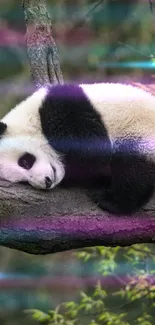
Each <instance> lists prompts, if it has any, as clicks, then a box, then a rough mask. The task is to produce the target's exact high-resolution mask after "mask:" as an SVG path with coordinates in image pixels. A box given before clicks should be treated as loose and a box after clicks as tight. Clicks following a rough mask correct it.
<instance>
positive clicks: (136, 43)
mask: <svg viewBox="0 0 155 325" xmlns="http://www.w3.org/2000/svg"><path fill="white" fill-rule="evenodd" d="M95 4H97V2H95V1H86V0H74V1H72V0H55V1H54V0H49V1H48V9H49V12H50V14H51V19H52V25H53V36H54V38H55V41H56V43H57V46H58V50H59V53H60V61H61V68H62V72H63V75H64V79H65V80H66V81H79V82H90V81H91V82H92V81H96V82H97V81H101V80H102V81H109V80H110V81H111V80H113V81H123V82H126V81H130V80H135V81H137V80H138V81H143V80H145V81H146V82H147V81H148V80H150V79H151V78H153V77H154V53H155V42H154V39H155V9H154V11H153V13H151V10H150V7H149V1H145V0H129V1H128V0H123V1H120V0H119V1H118V0H109V1H108V0H107V1H104V0H103V1H100V5H98V6H96V8H94V6H95ZM24 35H25V24H24V15H23V11H22V6H21V1H17V0H1V2H0V96H1V101H0V117H2V116H3V115H4V114H5V113H6V112H7V111H9V110H10V109H11V108H12V107H13V106H14V105H15V104H16V103H18V102H19V100H21V99H22V98H24V97H25V96H27V95H28V94H29V93H31V91H32V86H33V85H32V81H31V76H30V69H29V65H28V60H27V53H26V46H25V40H24ZM78 252H79V255H78V257H77V255H76V254H75V252H65V253H62V254H61V253H58V254H55V255H49V256H31V255H28V254H25V253H21V252H18V251H15V250H11V249H7V248H2V247H1V248H0V324H3V325H20V324H21V322H22V324H23V325H24V324H29V325H33V324H38V321H37V320H36V321H35V320H33V319H32V317H31V316H30V315H29V314H26V313H24V312H23V311H24V310H25V309H29V308H35V309H36V308H37V309H41V310H44V311H47V310H49V309H53V308H55V307H56V306H57V305H59V304H61V303H62V302H67V301H69V300H73V301H76V302H79V299H80V290H83V291H85V292H87V294H89V295H90V296H92V295H93V293H94V286H95V283H96V281H97V280H98V279H100V280H101V283H102V286H103V288H104V289H105V291H106V303H105V307H104V308H105V310H106V311H107V310H108V312H109V316H107V317H109V319H111V320H109V321H108V320H107V319H103V318H102V319H101V320H100V321H98V323H97V321H96V323H95V322H94V323H93V317H97V316H94V314H93V313H94V312H93V309H92V311H91V310H90V309H91V308H92V305H91V304H90V307H91V308H88V310H87V312H86V310H85V309H84V310H83V314H82V315H81V316H80V321H79V323H78V325H80V324H82V325H86V324H91V325H95V324H103V325H104V324H105V325H110V324H112V325H115V324H116V325H117V324H118V325H128V324H129V325H134V324H135V325H137V324H142V325H150V324H155V312H154V308H155V306H154V298H155V293H154V290H155V288H154V283H155V278H154V269H155V258H154V253H155V247H154V246H153V245H135V246H133V247H130V248H124V249H123V248H100V249H99V248H94V249H93V248H92V249H88V250H79V251H78ZM79 257H80V258H79ZM134 281H135V282H134ZM132 282H133V284H132V285H131V283H132ZM130 285H131V286H130ZM100 299H101V300H102V301H103V300H104V297H102V298H100ZM134 302H135V303H134ZM122 306H123V312H124V313H125V316H122V317H124V318H122V319H123V320H122V319H120V318H119V315H120V314H121V313H122ZM102 307H103V306H102ZM96 308H97V307H96ZM98 315H99V312H98ZM50 324H55V323H54V322H53V321H51V323H50ZM64 324H65V325H67V324H68V323H67V322H66V323H64ZM70 324H72V323H70Z"/></svg>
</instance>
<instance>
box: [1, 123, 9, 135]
mask: <svg viewBox="0 0 155 325" xmlns="http://www.w3.org/2000/svg"><path fill="white" fill-rule="evenodd" d="M6 128H7V125H6V124H5V123H3V122H1V121H0V136H1V135H3V133H4V132H5V130H6Z"/></svg>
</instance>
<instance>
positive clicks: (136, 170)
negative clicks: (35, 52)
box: [39, 85, 155, 214]
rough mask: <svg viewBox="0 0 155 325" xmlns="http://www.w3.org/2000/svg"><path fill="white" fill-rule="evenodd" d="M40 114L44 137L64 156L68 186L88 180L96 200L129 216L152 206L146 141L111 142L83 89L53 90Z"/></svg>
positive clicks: (152, 172) (153, 168)
mask: <svg viewBox="0 0 155 325" xmlns="http://www.w3.org/2000/svg"><path fill="white" fill-rule="evenodd" d="M39 112H40V118H41V124H42V130H43V133H44V135H45V137H46V138H47V139H48V141H49V143H50V144H51V146H52V147H53V148H55V150H57V151H58V152H61V153H63V154H64V164H65V166H66V167H65V178H64V183H65V181H67V182H66V183H68V182H70V184H74V183H75V182H78V181H79V182H80V181H84V183H85V182H86V181H88V182H89V183H90V184H89V185H90V186H91V185H93V187H94V188H93V190H92V189H91V191H92V198H93V199H94V200H95V202H96V203H97V204H98V206H99V207H101V208H102V209H105V210H108V211H109V212H112V213H118V214H130V213H132V212H135V211H137V210H138V209H139V208H140V207H142V206H143V205H144V204H146V203H147V202H148V200H149V198H150V197H151V196H152V194H153V190H154V181H155V163H154V162H153V161H152V160H150V159H148V158H147V157H146V155H145V153H143V151H142V148H143V139H141V137H137V138H135V137H129V138H128V139H123V138H121V139H119V138H118V139H117V140H116V141H115V142H112V141H111V139H110V137H109V134H108V129H107V128H106V125H105V124H104V123H103V120H102V118H101V116H100V114H99V113H97V112H96V111H95V110H94V107H93V106H92V104H91V102H90V101H89V99H88V98H87V97H86V95H85V93H84V91H83V89H82V88H80V87H79V86H78V85H64V86H63V87H62V86H59V85H57V86H55V87H52V88H50V87H49V90H48V94H47V96H46V98H45V100H44V102H43V103H42V106H41V107H40V110H39ZM116 123H117V121H116ZM91 187H92V186H91ZM93 192H94V193H93Z"/></svg>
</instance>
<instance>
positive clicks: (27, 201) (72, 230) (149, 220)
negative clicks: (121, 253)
mask: <svg viewBox="0 0 155 325" xmlns="http://www.w3.org/2000/svg"><path fill="white" fill-rule="evenodd" d="M0 197H1V201H0V205H1V206H0V211H1V216H0V245H3V246H8V247H10V248H16V249H18V250H22V251H25V252H28V253H31V254H48V253H55V252H60V251H65V250H70V249H75V248H80V247H88V246H89V247H90V246H95V245H104V246H117V245H120V246H128V245H131V244H135V243H153V242H155V200H154V201H152V203H151V202H150V204H149V206H147V207H146V208H145V210H143V211H142V212H141V213H137V214H136V215H134V216H132V217H125V216H124V217H119V216H113V215H110V214H108V213H106V212H104V211H101V210H100V209H99V208H97V207H96V206H95V205H94V204H93V203H92V202H91V200H90V199H89V197H88V196H87V194H86V190H84V189H83V190H81V189H79V190H78V189H71V190H68V189H63V188H60V187H59V188H56V189H54V190H52V191H49V192H44V191H41V190H40V191H37V190H34V189H32V188H31V187H30V186H28V185H27V186H24V185H19V184H18V185H12V184H10V183H8V182H1V183H0Z"/></svg>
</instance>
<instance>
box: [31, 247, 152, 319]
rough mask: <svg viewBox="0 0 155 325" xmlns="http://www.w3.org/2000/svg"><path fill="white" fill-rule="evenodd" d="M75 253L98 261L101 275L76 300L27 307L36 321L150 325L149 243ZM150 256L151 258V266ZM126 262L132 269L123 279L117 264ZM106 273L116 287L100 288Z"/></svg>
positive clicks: (80, 257) (150, 278)
mask: <svg viewBox="0 0 155 325" xmlns="http://www.w3.org/2000/svg"><path fill="white" fill-rule="evenodd" d="M76 256H77V257H78V258H79V259H82V260H83V261H84V262H85V263H87V262H88V260H90V259H92V260H94V259H95V260H96V262H97V263H98V264H97V265H98V274H100V275H102V277H101V278H100V280H99V281H98V282H97V284H96V285H95V288H94V289H93V291H92V292H91V293H86V292H81V293H80V297H79V301H78V302H74V301H69V302H65V303H62V304H60V305H59V306H57V307H56V308H55V309H53V310H50V311H48V312H47V313H43V312H40V311H37V310H29V312H30V313H32V315H33V318H34V319H35V320H37V321H38V322H39V323H40V324H44V325H58V324H60V325H82V324H85V325H101V324H102V325H151V324H153V318H154V316H155V312H154V308H155V302H154V301H155V284H154V280H153V279H154V277H153V273H154V265H155V257H154V248H153V247H152V246H151V245H150V246H147V245H134V246H131V247H130V248H121V247H115V248H107V247H94V248H88V249H85V250H82V251H81V250H79V251H78V252H77V253H76ZM149 257H151V258H152V259H151V261H152V264H153V265H151V266H150V265H149V261H148V258H149ZM127 261H129V262H130V264H131V270H128V271H126V272H125V273H126V278H125V279H123V278H122V276H121V268H120V265H122V266H123V265H125V263H126V262H127ZM118 262H119V263H118ZM129 272H130V273H129ZM118 273H119V275H118ZM122 274H123V273H122ZM109 276H110V277H112V278H114V279H116V280H117V282H118V284H119V286H118V289H112V290H108V289H105V288H104V287H103V285H102V280H103V279H105V278H107V279H108V277H109Z"/></svg>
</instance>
